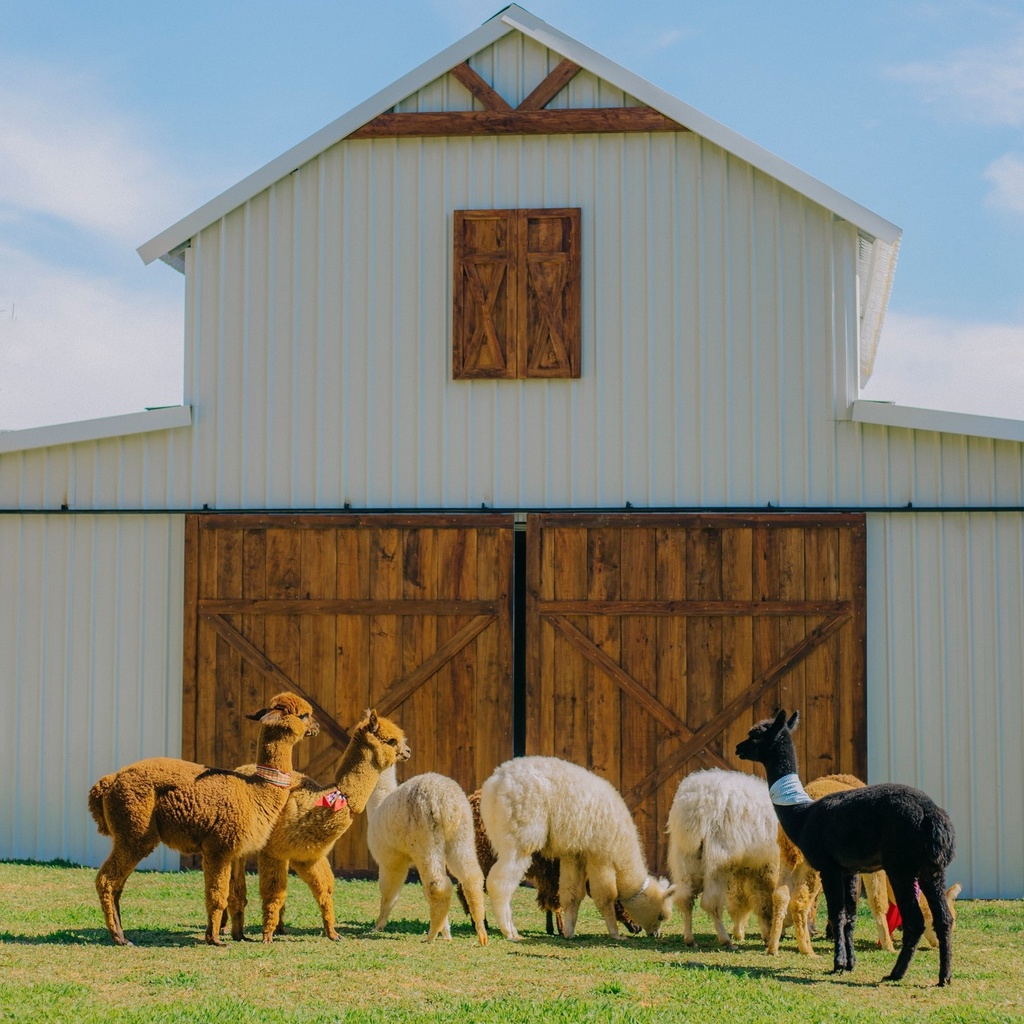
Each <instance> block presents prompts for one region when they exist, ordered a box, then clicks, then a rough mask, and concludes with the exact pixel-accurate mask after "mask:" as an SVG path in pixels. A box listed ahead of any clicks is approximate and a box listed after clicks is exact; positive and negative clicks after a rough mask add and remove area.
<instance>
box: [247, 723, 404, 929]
mask: <svg viewBox="0 0 1024 1024" xmlns="http://www.w3.org/2000/svg"><path fill="white" fill-rule="evenodd" d="M409 754H410V750H409V744H408V743H407V742H406V739H405V733H404V732H403V731H402V729H401V728H400V727H399V726H398V725H396V724H395V723H394V722H392V721H390V720H389V719H387V718H383V717H381V716H378V714H377V712H376V711H367V712H366V716H365V717H364V718H363V720H362V721H361V722H359V724H358V725H357V726H356V727H355V728H354V729H353V730H352V738H351V739H350V740H349V743H348V746H347V747H346V748H345V753H344V754H342V757H341V765H340V766H339V768H338V775H337V778H336V779H335V783H334V785H333V786H328V787H323V786H319V785H318V784H317V783H316V782H314V781H313V780H312V779H310V778H307V777H306V776H304V775H300V776H298V781H297V783H296V784H295V785H294V786H293V788H292V791H291V793H290V795H289V797H288V801H287V803H286V805H285V807H284V810H283V811H282V812H281V814H280V815H279V817H278V819H277V822H276V823H275V825H274V829H273V831H272V832H271V833H270V838H269V839H268V840H267V842H266V844H265V846H264V847H263V848H262V849H261V850H260V853H259V858H258V867H259V874H260V898H261V900H262V903H263V941H264V942H273V940H274V933H275V931H276V930H277V927H278V923H279V922H280V920H281V910H282V908H283V907H284V901H285V895H286V893H287V889H288V868H289V867H291V869H292V870H293V871H294V872H295V873H296V874H297V875H298V876H299V878H301V879H302V880H303V881H304V882H305V883H306V885H308V886H309V888H310V891H311V892H312V893H313V897H314V899H315V900H316V902H317V905H318V906H319V907H320V914H321V916H322V917H323V922H324V934H325V935H326V936H327V938H329V939H332V940H335V941H336V940H337V939H339V938H341V936H340V935H338V933H337V931H336V930H335V927H334V872H333V871H332V870H331V864H330V861H329V860H328V859H327V855H328V854H329V853H330V852H331V849H332V848H333V847H334V844H335V843H336V842H337V841H338V839H339V838H340V837H341V836H342V835H344V834H345V832H347V831H348V829H349V827H350V826H351V824H352V815H353V814H360V813H362V811H363V809H364V808H365V807H366V801H367V800H368V799H369V798H370V794H371V793H372V792H373V789H374V787H375V786H376V785H377V779H378V777H379V776H380V773H381V772H382V771H384V770H385V769H386V768H389V767H391V765H393V764H394V763H395V762H396V761H405V760H406V759H407V758H408V757H409ZM253 770H254V766H252V765H243V766H242V767H241V768H239V769H238V771H239V772H243V773H248V772H250V771H253ZM339 797H343V799H340V798H339ZM245 904H246V881H245V861H244V859H242V858H239V859H238V860H236V861H235V863H234V864H233V865H232V867H231V895H230V899H229V902H228V909H229V911H230V913H231V935H232V937H233V938H235V939H243V938H245V935H244V928H245Z"/></svg>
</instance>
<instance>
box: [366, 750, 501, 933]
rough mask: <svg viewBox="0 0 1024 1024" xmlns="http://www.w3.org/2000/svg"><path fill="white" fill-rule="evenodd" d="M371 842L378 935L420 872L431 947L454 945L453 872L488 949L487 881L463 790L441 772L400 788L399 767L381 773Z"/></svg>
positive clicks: (369, 814)
mask: <svg viewBox="0 0 1024 1024" xmlns="http://www.w3.org/2000/svg"><path fill="white" fill-rule="evenodd" d="M366 818H367V832H366V842H367V845H368V846H369V847H370V853H371V855H372V856H373V859H374V860H375V861H376V862H377V865H378V867H379V868H380V873H379V885H380V913H379V914H378V915H377V923H376V925H375V926H374V930H375V931H380V930H381V929H382V928H383V927H384V926H385V925H386V924H387V923H388V918H389V917H390V916H391V911H392V910H393V909H394V906H395V903H396V902H397V900H398V897H399V895H400V894H401V891H402V886H403V885H404V884H405V879H406V877H407V875H408V874H409V868H410V867H413V866H415V868H416V870H417V871H418V872H419V875H420V882H421V883H422V884H423V893H424V895H425V896H426V897H427V903H428V904H429V906H430V930H429V931H428V932H427V942H433V941H434V939H436V938H437V936H438V935H440V936H441V937H442V938H445V939H451V937H452V931H451V924H450V922H449V919H448V911H449V909H450V908H451V902H452V883H451V879H449V877H448V873H449V872H451V874H452V875H454V876H455V878H456V880H457V881H459V882H460V883H461V884H462V891H463V892H464V893H465V896H466V900H467V902H468V903H469V912H470V916H471V917H472V918H473V924H474V926H475V927H476V935H477V938H478V939H479V940H480V945H481V946H486V945H487V925H486V924H485V923H484V876H483V872H482V871H481V870H480V864H479V863H478V861H477V859H476V846H475V835H474V830H473V811H472V809H471V808H470V806H469V800H468V799H467V798H466V794H465V793H464V792H463V791H462V787H461V786H460V785H459V784H458V783H457V782H456V781H455V780H454V779H449V778H448V777H447V776H444V775H438V774H437V773H436V772H427V773H426V774H424V775H415V776H413V777H412V778H411V779H408V780H407V781H406V782H403V783H402V785H400V786H399V785H398V781H397V779H396V771H395V767H394V766H393V765H392V767H390V768H388V769H387V770H386V771H384V772H382V773H381V776H380V778H379V779H378V780H377V787H376V788H375V789H374V791H373V793H372V794H371V796H370V799H369V800H368V801H367V802H366Z"/></svg>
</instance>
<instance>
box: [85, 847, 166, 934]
mask: <svg viewBox="0 0 1024 1024" xmlns="http://www.w3.org/2000/svg"><path fill="white" fill-rule="evenodd" d="M147 845H148V844H147ZM156 845H157V844H156V843H155V842H154V843H153V845H152V846H150V847H149V849H146V847H145V846H144V847H142V849H141V850H139V851H133V852H131V853H129V852H128V850H126V849H125V848H124V847H123V846H122V845H121V844H120V843H119V842H118V840H117V838H116V837H115V838H114V848H113V849H112V850H111V851H110V856H109V857H107V859H106V860H105V861H104V862H103V864H102V866H101V867H100V869H99V871H98V872H97V873H96V893H97V895H98V896H99V898H100V909H101V910H102V911H103V918H104V920H105V921H106V923H107V930H108V931H109V932H110V937H111V938H112V939H113V940H114V943H115V944H116V945H118V946H130V945H132V943H131V942H129V941H128V939H126V938H125V936H124V930H123V929H122V927H121V890H122V889H124V884H125V882H126V881H127V880H128V876H129V875H130V874H131V873H132V872H133V871H134V870H135V865H136V864H138V863H139V861H140V860H142V858H143V857H147V856H148V855H149V854H151V853H152V852H153V850H155V849H156ZM136 853H137V854H138V855H137V856H136Z"/></svg>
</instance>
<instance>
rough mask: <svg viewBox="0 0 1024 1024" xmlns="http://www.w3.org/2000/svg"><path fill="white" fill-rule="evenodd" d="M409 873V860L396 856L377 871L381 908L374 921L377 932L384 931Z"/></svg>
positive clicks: (387, 860) (386, 861)
mask: <svg viewBox="0 0 1024 1024" xmlns="http://www.w3.org/2000/svg"><path fill="white" fill-rule="evenodd" d="M408 874H409V861H408V860H406V859H404V858H401V857H394V858H389V859H386V860H385V862H384V863H382V864H381V865H380V866H379V869H378V871H377V886H378V888H379V889H380V910H379V911H378V912H377V920H376V922H375V923H374V926H373V930H374V931H375V932H379V931H382V930H383V928H384V926H385V925H386V924H387V923H388V919H389V918H390V917H391V911H392V910H394V909H395V904H396V903H397V902H398V897H399V896H401V894H402V886H403V885H405V879H406V877H407V876H408Z"/></svg>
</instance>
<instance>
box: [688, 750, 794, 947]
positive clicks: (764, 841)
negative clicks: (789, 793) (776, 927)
mask: <svg viewBox="0 0 1024 1024" xmlns="http://www.w3.org/2000/svg"><path fill="white" fill-rule="evenodd" d="M777 832H778V823H777V819H776V817H775V810H774V808H773V807H772V802H771V799H770V797H769V796H768V786H767V784H766V783H765V782H763V781H762V780H761V779H758V778H755V777H754V776H753V775H747V774H745V773H744V772H730V771H724V770H722V769H721V768H711V769H708V770H707V771H698V772H693V773H692V774H691V775H688V776H687V777H686V778H685V779H683V780H682V782H680V783H679V788H678V789H677V790H676V795H675V798H674V799H673V801H672V809H671V810H670V811H669V815H668V836H669V839H668V868H669V874H670V875H671V876H672V881H673V883H674V884H675V887H676V891H675V904H676V906H677V907H678V908H679V909H680V911H682V915H683V941H684V942H685V943H686V944H687V945H688V946H692V945H693V944H694V939H693V901H694V899H695V898H696V897H697V895H698V894H701V900H700V905H701V907H703V908H704V910H705V911H706V913H707V914H708V915H709V916H710V918H711V920H712V921H713V922H714V925H715V932H716V933H717V934H718V941H719V942H720V943H721V944H722V945H723V946H725V947H726V948H732V945H733V943H732V939H730V937H729V933H728V932H727V931H726V929H725V925H724V924H723V923H722V914H723V912H725V911H726V910H727V911H728V912H729V916H730V917H731V918H732V922H733V931H732V938H733V939H736V940H737V941H742V939H743V936H744V931H745V928H746V922H747V918H748V917H749V916H750V912H751V910H753V911H755V912H756V913H757V916H758V918H759V920H760V923H761V937H762V938H763V939H764V940H765V943H766V945H767V946H768V952H769V953H777V952H778V948H779V947H778V939H777V938H775V942H774V948H773V944H772V943H771V942H770V941H769V939H770V927H771V921H772V913H773V910H774V903H775V900H776V899H777V898H778V896H777V894H776V890H777V887H778V881H779V844H778V839H777Z"/></svg>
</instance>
